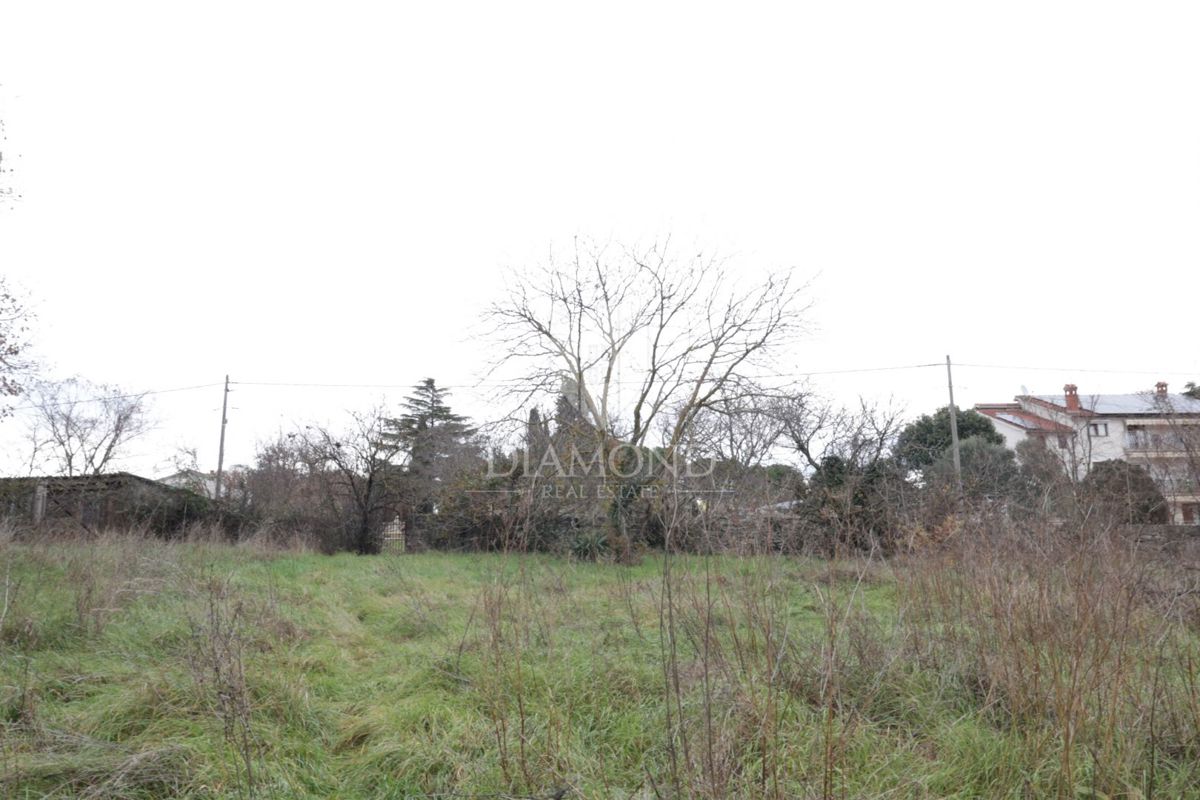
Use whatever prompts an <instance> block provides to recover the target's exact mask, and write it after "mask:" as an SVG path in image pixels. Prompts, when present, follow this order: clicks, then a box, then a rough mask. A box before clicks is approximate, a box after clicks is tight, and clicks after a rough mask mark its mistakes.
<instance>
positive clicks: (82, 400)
mask: <svg viewBox="0 0 1200 800" xmlns="http://www.w3.org/2000/svg"><path fill="white" fill-rule="evenodd" d="M220 385H221V384H219V383H200V384H196V385H195V386H176V387H174V388H172V389H150V390H147V391H145V392H133V393H131V394H107V395H101V396H99V397H81V398H78V399H76V400H64V401H63V402H61V403H47V404H45V405H36V406H16V407H14V408H12V409H9V410H10V411H35V410H37V409H39V408H62V407H63V406H76V405H80V404H81V403H100V402H104V401H106V400H128V399H131V398H135V397H145V396H147V395H151V394H170V393H172V392H190V391H193V390H196V389H211V388H213V387H214V386H220Z"/></svg>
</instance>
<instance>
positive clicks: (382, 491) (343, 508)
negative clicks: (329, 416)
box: [300, 409, 397, 554]
mask: <svg viewBox="0 0 1200 800" xmlns="http://www.w3.org/2000/svg"><path fill="white" fill-rule="evenodd" d="M382 433H383V424H382V409H375V410H373V411H369V412H366V413H356V414H353V415H352V422H351V424H350V425H349V426H348V427H347V428H346V429H345V430H344V431H341V432H334V431H332V430H330V429H329V428H326V427H322V426H317V425H309V426H305V428H304V429H303V432H302V433H301V434H300V438H301V441H302V445H303V458H304V459H305V461H306V462H307V471H308V472H309V474H310V475H312V476H315V477H316V478H317V479H318V483H319V484H320V485H322V486H323V487H324V494H325V501H326V503H327V505H328V507H329V510H330V511H331V512H332V513H334V514H336V515H337V518H338V519H339V520H340V521H341V524H342V526H343V528H344V533H345V538H346V543H347V544H348V545H349V546H350V547H351V548H352V549H353V550H354V551H355V552H357V553H363V554H366V553H376V552H378V551H379V544H380V543H379V541H378V540H377V538H376V536H377V534H378V531H379V527H380V524H381V523H382V522H383V521H384V519H385V517H387V516H390V515H391V514H393V513H395V498H394V497H393V496H392V493H391V492H390V491H389V486H388V483H389V480H388V479H389V477H390V475H391V473H392V471H393V465H392V460H393V458H394V457H395V456H396V453H397V446H396V444H395V443H394V442H391V441H388V440H387V439H385V437H384V436H382Z"/></svg>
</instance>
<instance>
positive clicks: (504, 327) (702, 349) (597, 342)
mask: <svg viewBox="0 0 1200 800" xmlns="http://www.w3.org/2000/svg"><path fill="white" fill-rule="evenodd" d="M802 288H803V287H797V286H795V285H794V284H793V281H792V277H791V275H790V273H786V272H785V273H781V274H774V275H768V276H766V277H765V278H764V279H763V280H761V281H758V282H754V281H750V282H745V281H743V280H741V279H737V278H736V276H735V275H734V274H733V273H732V272H730V271H728V270H727V269H726V267H725V265H724V263H723V262H722V261H721V260H719V259H717V258H714V257H712V256H708V255H706V254H703V253H699V254H696V255H677V254H676V253H675V252H674V251H673V249H672V247H671V244H670V241H669V240H668V241H664V242H661V243H656V244H653V245H651V246H649V247H647V248H643V249H635V248H630V247H618V246H604V245H597V244H595V243H592V242H586V241H579V240H577V241H576V242H575V244H574V247H573V249H572V252H571V253H570V255H569V257H568V258H567V259H566V260H559V259H557V258H555V257H552V258H551V259H550V263H549V265H548V266H545V267H543V268H541V269H537V270H533V271H530V272H524V273H519V274H516V275H515V276H514V278H513V280H512V283H511V288H510V291H509V294H508V296H507V297H506V298H505V299H504V300H503V301H501V302H500V303H498V304H496V305H494V306H493V307H492V309H491V312H490V319H491V321H492V323H493V324H494V335H495V337H496V338H497V339H498V340H499V343H500V345H501V346H502V347H503V348H504V351H505V355H504V356H503V357H502V358H501V360H500V361H499V362H497V364H496V367H497V368H499V367H500V366H510V367H511V366H513V365H516V366H517V369H518V372H519V375H518V377H517V378H516V380H515V382H514V387H515V388H514V391H516V392H518V393H519V395H520V396H522V397H523V398H525V399H528V398H529V397H532V396H534V395H536V394H538V393H542V392H548V393H557V392H560V391H561V392H562V393H563V394H565V395H567V396H568V398H569V399H570V400H571V401H572V402H573V403H574V404H575V405H576V407H577V408H578V409H579V412H580V414H581V415H582V416H583V417H584V418H585V419H586V421H587V422H588V424H589V425H591V426H592V427H593V428H594V429H595V431H596V433H597V435H598V436H599V437H600V438H601V441H609V440H612V439H614V438H619V439H622V440H624V441H626V442H628V443H630V444H635V445H642V444H645V443H646V439H647V437H648V435H649V434H650V433H651V431H653V430H656V429H661V426H658V425H657V423H658V422H659V421H660V418H661V417H664V416H666V415H667V414H668V413H670V412H674V417H673V420H672V423H671V425H670V426H669V427H668V429H667V430H666V433H665V436H664V440H663V444H664V445H665V446H666V447H667V448H668V449H670V450H673V449H674V448H675V447H677V446H678V445H679V443H680V442H681V441H682V439H683V437H684V435H685V433H686V431H687V429H688V428H689V426H690V425H691V424H692V423H693V422H694V420H695V417H696V415H697V414H698V413H700V411H701V410H702V409H705V408H709V407H711V406H712V405H714V404H715V403H717V402H718V401H722V400H723V399H724V398H728V397H729V396H730V395H731V394H732V393H733V392H732V388H733V387H734V386H736V385H737V384H739V383H740V382H741V381H742V380H745V379H747V378H749V377H751V373H752V372H753V370H754V368H755V367H756V366H757V367H762V366H764V362H765V360H766V359H767V357H768V356H769V355H770V354H771V352H772V351H773V350H774V349H775V348H776V347H777V346H778V345H780V344H781V343H783V342H784V341H785V340H786V339H787V338H788V337H789V336H790V335H791V334H793V333H794V332H795V331H796V330H797V328H798V326H799V323H800V316H801V313H802V312H803V311H804V308H803V307H802V306H801V302H800V292H801V290H802ZM623 420H627V421H623Z"/></svg>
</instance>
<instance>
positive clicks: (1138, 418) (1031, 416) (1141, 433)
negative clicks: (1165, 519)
mask: <svg viewBox="0 0 1200 800" xmlns="http://www.w3.org/2000/svg"><path fill="white" fill-rule="evenodd" d="M1014 399H1015V400H1016V402H1014V403H999V404H980V405H977V406H975V410H976V411H978V412H979V413H981V414H984V415H985V416H987V417H989V418H990V419H991V420H992V423H993V424H994V425H995V426H996V430H997V432H999V434H1000V435H1001V436H1003V437H1004V441H1005V443H1006V444H1007V445H1008V446H1009V447H1016V446H1017V445H1018V444H1019V443H1020V442H1022V441H1023V440H1025V439H1028V438H1031V437H1036V438H1040V439H1041V440H1042V441H1043V442H1045V444H1046V446H1047V447H1049V448H1050V450H1051V452H1054V453H1055V454H1057V455H1058V456H1059V458H1060V460H1061V461H1062V463H1063V466H1064V468H1065V469H1066V470H1067V472H1068V473H1072V474H1073V475H1074V476H1075V478H1076V479H1080V478H1083V476H1084V475H1086V474H1087V473H1088V470H1089V469H1091V466H1092V464H1096V463H1098V462H1101V461H1109V460H1113V459H1121V460H1124V461H1129V462H1131V463H1134V464H1140V465H1141V466H1143V467H1145V468H1146V469H1147V471H1148V472H1149V473H1150V475H1151V476H1152V477H1153V478H1154V480H1155V481H1156V482H1157V483H1158V485H1159V487H1160V488H1161V489H1162V492H1163V495H1164V496H1165V497H1166V498H1167V502H1168V503H1169V504H1170V507H1171V514H1172V515H1173V516H1174V520H1175V522H1176V523H1181V524H1193V525H1200V485H1198V480H1200V400H1197V399H1194V398H1191V397H1188V396H1186V395H1172V394H1169V393H1168V392H1167V384H1166V383H1162V382H1159V383H1158V384H1157V385H1156V386H1155V389H1154V391H1153V392H1142V393H1137V394H1095V395H1086V396H1080V394H1079V389H1078V387H1076V386H1075V384H1067V385H1066V386H1064V387H1063V393H1062V394H1061V395H1018V396H1017V397H1016V398H1014Z"/></svg>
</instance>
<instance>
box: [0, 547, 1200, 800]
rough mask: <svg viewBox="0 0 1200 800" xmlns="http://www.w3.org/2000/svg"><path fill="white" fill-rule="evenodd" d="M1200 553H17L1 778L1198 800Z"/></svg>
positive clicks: (0, 692)
mask: <svg viewBox="0 0 1200 800" xmlns="http://www.w3.org/2000/svg"><path fill="white" fill-rule="evenodd" d="M1195 574H1196V573H1194V572H1192V571H1190V570H1187V569H1184V568H1183V567H1182V566H1181V565H1179V564H1177V563H1174V561H1173V560H1171V559H1166V560H1164V559H1162V558H1146V557H1143V556H1142V555H1141V554H1139V553H1136V552H1133V551H1131V550H1129V549H1127V548H1126V547H1125V545H1121V544H1114V543H1105V544H1103V545H1099V544H1094V543H1089V544H1088V545H1078V544H1072V545H1070V546H1068V545H1067V544H1066V543H1060V544H1057V545H1054V546H1053V547H1051V546H1049V545H1043V546H1039V547H1026V546H1024V545H1016V544H1008V545H1004V546H1001V545H999V544H996V543H995V542H989V543H987V544H986V545H980V546H974V547H963V548H958V549H956V550H954V551H953V552H950V551H947V552H943V553H941V554H939V555H937V556H925V557H922V558H909V559H905V560H902V561H891V562H884V561H882V560H878V559H855V560H843V561H837V562H828V561H819V560H802V559H797V558H790V557H788V558H785V557H777V556H776V557H732V556H723V557H701V556H676V557H672V558H671V559H670V561H669V562H664V559H663V557H662V556H661V555H660V556H648V557H646V558H645V559H644V560H643V561H642V562H641V563H640V564H638V565H636V566H621V565H615V564H592V563H576V562H571V561H566V560H559V559H554V558H550V557H541V556H538V557H535V556H517V555H496V554H488V555H483V554H473V555H472V554H461V555H458V554H454V555H451V554H421V555H404V556H378V557H361V556H353V555H338V556H323V555H316V554H305V553H287V552H272V551H269V550H264V549H256V548H252V547H245V546H242V547H235V546H226V545H212V544H165V543H161V542H157V541H154V540H145V539H139V538H136V537H122V536H108V537H104V538H102V539H101V540H98V541H94V542H68V543H50V542H47V543H41V544H16V543H7V544H0V582H2V584H0V589H2V591H3V596H2V598H0V614H2V615H3V616H2V622H0V725H2V727H0V737H2V738H0V795H3V796H4V797H28V798H34V797H44V796H51V797H75V796H79V797H166V796H172V797H173V796H179V797H193V798H208V797H251V796H253V797H279V798H292V797H314V798H315V797H320V798H326V797H339V798H357V797H364V798H365V797H420V796H430V795H432V796H441V797H462V796H475V795H486V796H490V797H510V796H522V797H523V796H533V797H554V796H567V797H599V798H628V797H664V798H666V797H714V798H716V797H830V798H833V797H837V798H842V797H845V798H861V797H903V798H919V797H961V798H968V797H1047V796H1050V797H1053V796H1059V797H1067V796H1070V797H1151V796H1154V797H1171V798H1174V797H1187V796H1200V788H1198V785H1200V784H1198V781H1200V766H1198V762H1200V739H1198V738H1197V737H1198V731H1200V686H1198V683H1200V680H1198V679H1200V648H1198V646H1197V639H1196V631H1197V627H1198V626H1200V615H1198V613H1197V605H1196V602H1195V594H1196V586H1195V581H1194V575H1195Z"/></svg>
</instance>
